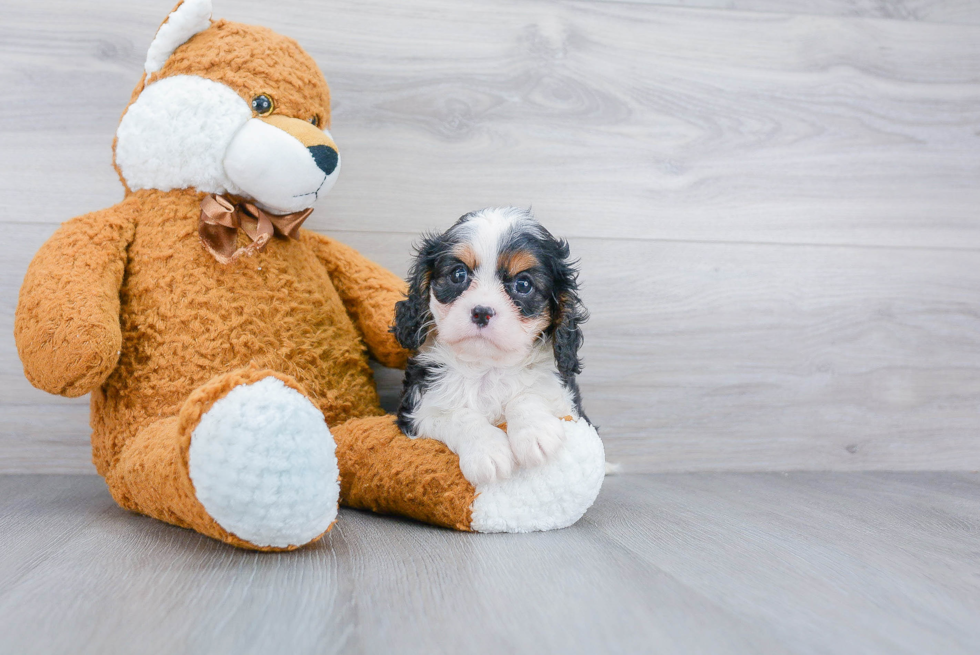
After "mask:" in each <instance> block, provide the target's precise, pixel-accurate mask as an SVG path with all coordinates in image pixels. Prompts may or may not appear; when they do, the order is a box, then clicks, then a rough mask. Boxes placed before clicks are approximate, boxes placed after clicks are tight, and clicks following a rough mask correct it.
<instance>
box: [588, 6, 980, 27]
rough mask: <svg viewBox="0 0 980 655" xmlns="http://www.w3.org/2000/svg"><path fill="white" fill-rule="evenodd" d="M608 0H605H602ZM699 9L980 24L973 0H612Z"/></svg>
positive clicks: (977, 7) (978, 9)
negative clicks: (787, 0)
mask: <svg viewBox="0 0 980 655" xmlns="http://www.w3.org/2000/svg"><path fill="white" fill-rule="evenodd" d="M603 1H605V0H603ZM612 1H614V2H619V1H625V2H639V3H643V4H654V5H663V6H666V7H685V8H688V9H690V8H700V9H726V10H730V11H761V12H767V13H778V14H805V15H806V14H809V15H816V16H841V17H849V18H880V19H885V20H905V21H924V22H930V23H951V24H954V25H963V24H968V25H978V24H980V5H978V4H977V3H976V2H974V1H973V0H794V1H793V2H786V1H785V0H612Z"/></svg>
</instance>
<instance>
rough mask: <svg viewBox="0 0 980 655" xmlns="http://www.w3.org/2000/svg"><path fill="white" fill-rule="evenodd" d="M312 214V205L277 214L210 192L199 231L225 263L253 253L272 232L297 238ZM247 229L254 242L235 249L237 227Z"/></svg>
mask: <svg viewBox="0 0 980 655" xmlns="http://www.w3.org/2000/svg"><path fill="white" fill-rule="evenodd" d="M312 213H313V208H312V207H311V208H309V209H304V210H303V211H301V212H295V213H293V214H284V215H282V216H277V215H275V214H270V213H268V212H265V211H262V210H261V209H259V208H258V207H256V206H255V205H253V204H252V203H249V202H239V203H235V202H232V201H231V200H230V199H229V198H228V197H227V196H218V195H214V194H211V195H209V196H206V197H205V198H204V200H202V201H201V220H200V222H199V223H198V226H197V233H198V234H199V235H200V236H201V242H202V243H203V244H204V247H205V248H207V251H208V252H209V253H211V254H212V255H214V258H215V259H217V260H218V262H220V263H222V264H228V263H230V262H233V261H235V260H236V259H238V258H239V257H241V256H243V255H251V254H254V253H256V252H258V251H260V250H262V249H263V248H265V246H266V244H267V243H269V240H270V239H271V238H272V235H273V234H277V233H278V234H281V235H282V236H284V237H288V238H292V239H295V238H297V235H298V234H299V227H300V225H302V224H303V221H305V220H306V219H307V217H308V216H309V215H310V214H312ZM239 229H240V230H241V231H242V232H244V233H245V234H246V235H247V236H248V238H249V239H251V240H252V243H250V244H248V245H247V246H245V247H244V248H237V249H236V248H235V244H236V242H237V241H238V230H239Z"/></svg>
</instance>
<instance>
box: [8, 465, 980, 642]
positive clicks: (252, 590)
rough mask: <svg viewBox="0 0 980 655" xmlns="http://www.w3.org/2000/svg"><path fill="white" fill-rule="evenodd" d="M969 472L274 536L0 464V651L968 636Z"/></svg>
mask: <svg viewBox="0 0 980 655" xmlns="http://www.w3.org/2000/svg"><path fill="white" fill-rule="evenodd" d="M978 516H980V480H978V476H977V475H976V474H953V473H939V474H930V473H907V474H895V473H893V474H868V473H864V474H788V475H787V474H681V475H645V476H638V475H626V476H620V477H614V478H609V479H607V480H606V484H605V487H604V489H603V491H602V493H601V494H600V496H599V499H598V501H597V503H596V505H595V506H594V507H593V508H592V509H591V510H590V511H589V512H588V513H587V514H586V516H585V518H584V519H583V520H582V521H580V522H579V523H578V524H577V525H575V526H573V527H571V528H568V529H566V530H560V531H557V532H550V533H538V534H531V535H477V534H462V533H455V532H451V531H447V530H441V529H438V528H433V527H430V526H424V525H420V524H416V523H412V522H408V521H402V520H399V519H393V518H389V517H381V516H374V515H370V514H364V513H359V512H355V511H348V510H344V511H342V512H341V515H340V520H339V523H338V524H337V526H336V528H335V529H334V530H333V531H332V532H331V533H330V535H328V537H327V539H326V540H325V541H324V542H323V543H320V544H318V545H316V546H314V547H311V548H307V549H304V550H301V551H297V552H294V553H282V554H256V553H248V552H244V551H238V550H235V549H232V548H230V547H228V546H225V545H223V544H220V543H217V542H214V541H212V540H209V539H207V538H205V537H201V536H200V535H197V534H194V533H192V532H190V531H187V530H181V529H178V528H174V527H172V526H169V525H165V524H163V523H159V522H156V521H153V520H150V519H146V518H142V517H139V516H136V515H133V514H129V513H127V512H125V511H123V510H121V509H119V508H117V507H116V506H115V505H113V503H112V500H111V499H110V498H109V495H108V492H107V491H106V490H105V488H104V486H103V484H102V482H101V481H100V480H99V479H98V478H95V477H93V476H4V477H0V548H2V552H4V557H3V558H2V559H0V653H4V654H6V653H24V652H30V653H37V654H39V655H41V654H45V653H64V652H72V653H100V654H102V653H107V654H108V653H123V652H134V651H136V650H138V651H139V652H144V653H158V652H159V653H165V652H167V653H171V652H181V653H188V654H189V655H190V654H193V653H226V652H229V653H230V652H234V653H259V652H290V653H296V654H297V655H302V654H304V653H314V652H315V653H340V652H344V653H351V652H356V653H379V652H385V653H450V652H453V653H457V652H468V653H500V652H509V653H542V652H562V653H600V652H617V653H619V652H631V653H640V652H656V653H695V652H707V653H752V654H756V655H768V654H773V653H841V652H855V653H857V652H860V653H868V654H873V653H888V654H890V655H894V654H902V653H909V654H919V653H935V652H942V653H949V654H957V653H975V652H976V651H977V650H978V649H980V624H978V623H977V621H976V620H975V619H976V616H977V614H978V612H980V562H978V560H977V558H976V552H975V551H976V535H977V533H978V531H980V523H978V520H977V517H978Z"/></svg>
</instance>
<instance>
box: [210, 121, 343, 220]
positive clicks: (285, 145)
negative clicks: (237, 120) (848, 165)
mask: <svg viewBox="0 0 980 655" xmlns="http://www.w3.org/2000/svg"><path fill="white" fill-rule="evenodd" d="M224 168H225V173H226V174H227V175H228V178H229V180H230V181H231V182H232V183H233V184H234V185H235V186H236V187H238V188H239V189H241V190H242V192H244V194H245V195H247V196H249V197H251V198H253V199H254V200H255V204H256V205H258V206H259V207H261V208H262V209H265V210H266V211H269V212H271V213H273V214H288V213H292V212H297V211H302V210H304V209H307V208H309V207H312V206H313V203H314V202H316V200H317V199H318V198H319V197H320V195H322V194H325V193H326V192H327V191H329V190H330V188H331V187H332V186H333V184H334V182H335V181H336V179H337V174H338V172H339V170H340V155H339V154H338V152H337V146H336V144H335V143H334V141H333V138H332V137H331V136H330V134H329V132H327V131H326V130H321V129H319V128H317V127H316V126H314V125H312V124H311V123H309V122H307V121H304V120H300V119H298V118H291V117H288V116H281V115H272V116H265V117H257V118H252V119H251V120H249V121H247V122H246V123H245V125H243V126H242V128H241V129H240V130H238V132H237V133H236V134H235V136H234V138H233V139H232V140H231V143H230V144H229V146H228V149H227V151H226V152H225V157H224Z"/></svg>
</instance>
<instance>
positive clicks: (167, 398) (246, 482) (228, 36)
mask: <svg viewBox="0 0 980 655" xmlns="http://www.w3.org/2000/svg"><path fill="white" fill-rule="evenodd" d="M145 69H146V70H145V74H144V75H143V79H142V80H141V81H140V83H139V84H138V85H137V87H136V90H135V91H134V93H133V96H132V98H131V101H130V104H129V106H128V107H127V109H126V111H125V112H124V114H123V116H122V120H121V121H120V125H119V128H118V130H117V133H116V139H115V141H114V144H113V148H114V155H115V158H114V163H115V167H116V170H117V171H118V173H119V176H120V179H121V180H122V182H123V184H124V185H125V187H126V196H125V199H124V200H123V201H122V202H120V203H119V204H117V205H115V206H113V207H111V208H108V209H105V210H102V211H98V212H93V213H91V214H87V215H85V216H80V217H78V218H75V219H73V220H71V221H69V222H67V223H65V224H64V225H62V226H61V227H60V228H59V230H58V231H57V232H56V233H55V234H54V235H53V236H52V237H51V239H50V240H49V241H48V242H47V243H46V244H45V245H44V246H42V248H41V250H40V251H39V252H38V253H37V255H36V256H35V258H34V260H33V261H32V263H31V265H30V267H29V269H28V272H27V275H26V278H25V280H24V284H23V287H22V289H21V294H20V300H19V303H18V307H17V314H16V321H15V337H16V341H17V347H18V350H19V353H20V356H21V359H22V361H23V363H24V370H25V373H26V375H27V377H28V379H29V380H30V381H31V383H32V384H34V385H35V386H36V387H38V388H40V389H43V390H45V391H48V392H50V393H55V394H61V395H65V396H71V397H74V396H80V395H83V394H85V393H89V392H91V394H92V400H91V407H92V410H91V415H92V419H91V422H92V430H93V434H92V444H93V460H94V462H95V465H96V467H97V469H98V472H99V473H100V474H101V475H102V476H104V477H105V479H106V482H107V484H108V487H109V490H110V492H111V493H112V496H113V498H115V500H116V501H117V502H118V503H119V504H120V505H121V506H123V507H125V508H127V509H131V510H133V511H136V512H140V513H143V514H146V515H149V516H152V517H156V518H158V519H161V520H163V521H167V522H169V523H172V524H175V525H179V526H184V527H189V528H192V529H194V530H197V531H198V532H201V533H203V534H206V535H209V536H211V537H214V538H217V539H220V540H222V541H225V542H227V543H230V544H234V545H236V546H241V547H247V548H254V549H259V550H285V549H291V548H295V547H298V546H301V545H304V544H307V543H310V542H312V541H315V540H316V539H318V538H319V537H320V536H321V535H323V534H324V533H325V532H326V531H327V530H329V529H330V527H331V526H332V525H333V523H334V521H335V520H336V517H337V506H338V501H339V502H341V503H344V504H346V505H349V506H351V507H360V508H367V509H371V510H374V511H379V512H392V513H398V514H402V515H406V516H410V517H414V518H417V519H420V520H423V521H427V522H430V523H434V524H438V525H443V526H448V527H453V528H456V529H460V530H471V529H482V530H520V531H523V530H531V529H546V528H550V527H561V526H562V525H567V524H570V523H571V522H574V520H577V518H578V517H579V516H581V514H582V513H583V512H584V511H585V509H586V508H587V507H588V506H589V505H590V504H591V502H592V500H593V499H594V498H595V494H596V493H598V485H599V484H600V483H601V470H602V453H601V445H598V447H597V444H598V439H597V438H595V439H592V438H591V437H590V435H585V436H584V437H583V438H581V439H576V438H572V439H570V440H569V442H570V443H574V444H579V445H580V446H581V447H578V446H574V447H569V448H568V449H567V450H568V454H567V457H573V459H574V458H575V457H578V455H576V453H578V454H579V455H580V454H581V453H586V454H585V455H583V457H584V459H583V461H584V462H586V464H585V465H583V466H579V467H578V468H579V469H581V471H578V469H576V471H577V472H575V473H573V474H572V475H571V477H569V476H568V475H563V476H562V477H561V481H560V483H559V484H558V487H559V488H557V489H551V490H548V491H547V493H544V494H539V495H540V496H541V498H540V499H539V501H533V499H532V502H531V506H532V508H537V509H536V510H533V511H532V514H534V513H535V512H537V514H535V515H534V516H531V517H527V516H525V514H526V508H524V509H522V510H520V511H519V512H517V513H515V512H514V511H513V507H514V502H520V501H521V500H522V498H523V497H524V496H525V495H527V494H526V489H527V488H528V487H527V485H528V484H538V486H540V480H539V481H537V482H533V481H532V482H527V481H525V482H524V485H525V486H524V487H521V486H520V485H521V484H522V483H521V481H520V480H516V481H510V482H511V484H514V485H517V486H516V487H513V488H508V489H500V490H494V489H487V490H481V494H479V495H485V496H486V499H487V503H489V505H488V507H487V508H485V509H481V508H480V503H479V502H477V496H478V493H477V491H478V490H477V489H474V487H473V486H472V485H470V483H469V482H467V481H466V479H465V478H464V477H463V476H462V474H461V473H460V471H459V466H458V459H457V458H456V456H455V455H454V454H453V453H451V452H450V451H449V450H448V449H447V448H446V447H445V446H444V445H443V444H441V443H439V442H436V441H432V440H428V439H414V440H413V439H409V438H408V437H406V436H404V435H402V434H401V433H400V432H399V430H398V429H397V427H396V426H395V424H394V421H393V419H392V417H390V416H385V415H384V412H383V410H382V409H381V408H380V405H379V401H378V395H377V391H376V389H375V386H374V381H373V378H372V374H371V369H370V368H369V365H368V353H370V355H372V356H373V357H375V358H377V359H378V360H379V361H380V362H381V363H383V364H385V365H387V366H393V367H403V366H404V364H405V361H406V358H407V357H408V355H409V353H407V352H406V351H404V350H403V349H402V348H401V347H400V346H399V345H398V344H397V342H396V341H395V339H394V338H393V336H392V335H391V334H390V333H389V326H390V324H391V323H392V320H393V316H394V306H395V303H396V302H397V301H398V300H400V299H401V298H403V297H404V289H405V285H404V283H403V282H402V281H401V280H400V279H398V278H397V277H396V276H395V275H394V274H392V273H390V272H389V271H387V270H385V269H383V268H382V267H380V266H378V265H377V264H374V263H372V262H370V261H368V260H367V259H365V258H364V257H362V256H360V255H359V254H358V253H357V252H355V251H354V250H352V249H351V248H349V247H347V246H345V245H343V244H341V243H338V242H337V241H334V240H333V239H329V238H327V237H324V236H321V235H318V234H314V233H312V232H308V231H305V230H302V229H300V227H299V225H300V224H301V223H302V221H303V220H304V219H305V218H306V216H307V215H308V214H309V213H310V211H312V210H311V209H309V208H310V207H311V206H312V204H313V203H314V201H315V200H316V199H317V197H318V196H319V195H320V194H323V193H326V192H327V191H328V190H329V188H330V187H331V186H332V185H333V182H334V180H335V179H336V177H337V174H338V171H339V168H340V159H339V156H338V153H337V148H336V145H335V144H334V142H333V140H332V138H331V136H330V134H329V132H328V131H327V130H326V129H324V128H325V126H327V125H328V124H329V122H330V104H329V103H330V96H329V90H328V87H327V84H326V81H325V80H324V78H323V76H322V74H321V73H320V71H319V69H318V68H317V65H316V63H315V62H314V61H313V60H312V58H310V57H309V56H308V55H307V54H306V53H305V52H304V51H303V50H302V49H301V48H300V47H299V46H298V45H297V44H296V43H295V42H294V41H292V40H291V39H288V38H285V37H282V36H280V35H278V34H275V33H273V32H271V31H270V30H268V29H265V28H262V27H254V26H246V25H240V24H237V23H231V22H226V21H223V20H218V21H212V20H211V6H210V0H186V1H185V2H182V3H180V4H178V5H177V7H176V8H175V9H174V11H173V12H172V13H171V14H170V15H169V16H168V19H167V20H166V21H165V22H164V24H163V25H162V26H161V27H160V29H159V31H158V32H157V35H156V37H155V38H154V41H153V43H152V45H151V46H150V48H149V51H148V53H147V59H146V66H145ZM328 426H329V427H328ZM571 432H574V429H572V431H571ZM583 448H584V450H583ZM597 448H598V449H597ZM567 457H566V459H567ZM576 461H577V460H576ZM596 462H598V473H597V472H596V471H595V470H593V469H595V466H596ZM573 468H575V467H574V466H573ZM567 469H568V466H567V462H566V465H565V469H563V470H567ZM597 475H598V477H597ZM547 484H550V483H547ZM547 484H546V485H545V486H547ZM484 492H485V493H484ZM515 494H516V495H515ZM532 495H533V494H532ZM508 498H510V499H511V500H510V501H508V500H507V499H508ZM556 499H557V500H556ZM511 501H513V502H511ZM535 502H537V504H535ZM556 502H558V504H559V505H560V507H559V508H558V509H557V510H556V509H555V503H556ZM508 503H510V504H508ZM481 517H482V518H481Z"/></svg>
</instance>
